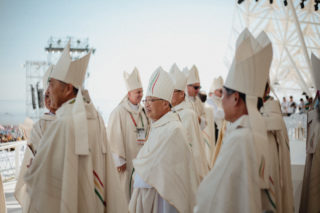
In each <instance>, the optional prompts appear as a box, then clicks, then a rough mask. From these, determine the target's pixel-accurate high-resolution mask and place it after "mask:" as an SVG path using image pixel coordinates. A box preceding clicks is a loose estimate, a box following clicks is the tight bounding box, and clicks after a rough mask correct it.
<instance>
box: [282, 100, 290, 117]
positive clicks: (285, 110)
mask: <svg viewBox="0 0 320 213" xmlns="http://www.w3.org/2000/svg"><path fill="white" fill-rule="evenodd" d="M288 108H289V105H288V102H287V99H286V97H283V98H282V103H281V112H282V115H284V116H287V115H288Z"/></svg>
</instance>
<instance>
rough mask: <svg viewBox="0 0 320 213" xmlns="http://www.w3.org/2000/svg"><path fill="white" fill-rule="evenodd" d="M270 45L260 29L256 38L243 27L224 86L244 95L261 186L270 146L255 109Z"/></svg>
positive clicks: (263, 83)
mask: <svg viewBox="0 0 320 213" xmlns="http://www.w3.org/2000/svg"><path fill="white" fill-rule="evenodd" d="M272 55H273V53H272V45H271V42H270V40H269V38H268V36H267V35H266V33H264V32H262V33H260V35H259V36H258V37H257V39H255V38H254V37H253V36H252V34H251V33H250V32H249V31H248V29H245V30H244V31H243V32H242V33H241V34H240V35H239V38H238V40H237V43H236V52H235V56H234V59H233V62H232V65H231V68H230V70H229V73H228V76H227V78H226V82H225V85H224V86H225V87H227V88H230V89H233V90H235V91H238V92H241V93H244V94H246V100H245V102H246V106H247V110H248V116H249V122H250V127H251V129H252V130H253V133H254V134H253V135H254V142H255V147H256V148H255V149H256V155H257V159H258V161H259V162H258V163H259V168H262V169H261V170H259V175H260V187H261V188H263V189H267V188H269V186H270V183H269V176H270V175H269V173H270V170H269V165H268V162H270V161H269V160H268V157H269V156H270V155H269V153H268V152H269V151H268V150H269V149H268V139H267V128H266V125H265V121H264V119H263V117H262V115H261V114H260V113H259V111H258V109H257V102H258V97H260V98H262V97H263V94H264V91H265V86H266V83H267V81H268V76H269V69H270V66H271V61H272ZM262 171H264V172H262Z"/></svg>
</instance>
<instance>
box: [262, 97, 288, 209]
mask: <svg viewBox="0 0 320 213" xmlns="http://www.w3.org/2000/svg"><path fill="white" fill-rule="evenodd" d="M261 111H262V113H263V117H264V119H265V121H266V126H267V130H268V142H269V150H270V151H269V153H270V155H272V156H271V157H270V158H268V159H270V160H271V162H270V163H269V165H270V174H271V177H269V183H270V195H269V196H270V199H272V200H273V201H272V203H271V205H273V206H274V208H275V211H276V212H278V213H281V212H293V211H294V199H293V185H292V177H291V161H290V148H289V138H288V134H287V129H286V125H285V123H284V121H283V118H282V115H281V109H280V104H279V102H278V101H274V100H271V99H269V100H267V101H266V102H265V103H264V105H263V108H262V110H261ZM271 194H273V195H271ZM269 203H270V202H269Z"/></svg>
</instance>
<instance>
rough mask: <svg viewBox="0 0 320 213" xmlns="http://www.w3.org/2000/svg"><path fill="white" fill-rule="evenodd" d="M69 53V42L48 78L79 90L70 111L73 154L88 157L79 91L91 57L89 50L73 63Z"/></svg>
mask: <svg viewBox="0 0 320 213" xmlns="http://www.w3.org/2000/svg"><path fill="white" fill-rule="evenodd" d="M69 52H70V41H69V42H68V44H67V46H66V47H65V48H64V50H63V52H62V54H61V56H60V58H59V60H58V62H57V64H56V65H55V66H54V67H53V69H52V72H51V74H50V76H49V77H50V78H54V79H57V80H60V81H62V82H65V83H68V84H71V85H73V86H74V87H75V88H77V89H79V92H78V93H77V97H76V101H75V103H74V106H73V109H72V118H73V125H74V130H75V134H74V135H75V154H77V155H88V154H89V153H90V151H89V136H88V126H87V115H86V109H85V103H84V100H83V96H82V92H81V91H80V89H81V88H82V85H83V82H84V79H85V76H86V72H87V68H88V63H89V59H90V56H91V50H90V52H89V53H88V54H87V55H85V56H83V57H82V58H80V59H77V60H75V61H72V58H71V56H70V53H69Z"/></svg>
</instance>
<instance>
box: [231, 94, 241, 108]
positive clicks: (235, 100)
mask: <svg viewBox="0 0 320 213" xmlns="http://www.w3.org/2000/svg"><path fill="white" fill-rule="evenodd" d="M240 101H241V100H240V95H239V93H238V92H235V93H233V103H234V106H236V105H239V103H240Z"/></svg>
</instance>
